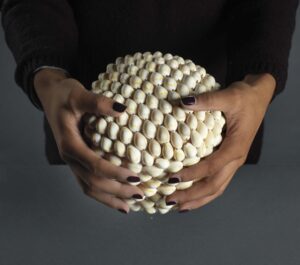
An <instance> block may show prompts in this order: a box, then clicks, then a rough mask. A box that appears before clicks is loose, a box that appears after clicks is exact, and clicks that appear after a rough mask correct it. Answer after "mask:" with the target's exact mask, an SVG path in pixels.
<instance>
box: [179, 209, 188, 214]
mask: <svg viewBox="0 0 300 265" xmlns="http://www.w3.org/2000/svg"><path fill="white" fill-rule="evenodd" d="M188 211H189V209H183V210H180V211H178V212H179V213H186V212H188Z"/></svg>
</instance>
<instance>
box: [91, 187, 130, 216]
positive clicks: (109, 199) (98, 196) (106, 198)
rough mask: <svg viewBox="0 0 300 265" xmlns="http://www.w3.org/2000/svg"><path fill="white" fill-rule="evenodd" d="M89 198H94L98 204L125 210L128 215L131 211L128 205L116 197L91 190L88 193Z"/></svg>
mask: <svg viewBox="0 0 300 265" xmlns="http://www.w3.org/2000/svg"><path fill="white" fill-rule="evenodd" d="M88 196H90V197H92V198H94V199H95V200H96V201H98V202H101V203H103V204H105V205H107V206H108V207H111V208H114V209H118V210H123V211H125V213H128V212H129V211H130V209H129V206H128V204H127V203H126V202H125V201H123V200H122V199H119V198H117V197H115V196H114V195H111V194H108V193H104V192H96V191H91V190H90V191H89V192H88Z"/></svg>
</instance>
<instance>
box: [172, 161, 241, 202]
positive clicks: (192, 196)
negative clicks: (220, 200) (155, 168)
mask: <svg viewBox="0 0 300 265" xmlns="http://www.w3.org/2000/svg"><path fill="white" fill-rule="evenodd" d="M237 167H238V166H237V162H235V161H233V162H231V163H229V164H228V165H227V166H226V167H224V168H223V169H222V170H220V171H219V172H218V173H217V174H215V175H214V176H212V177H207V178H205V179H202V180H201V181H197V182H195V183H193V185H192V186H191V187H190V188H188V189H185V190H178V191H176V192H174V193H173V194H172V195H170V196H168V197H167V198H166V202H170V201H175V202H177V204H182V203H185V202H189V201H193V200H197V199H200V198H203V197H207V196H211V195H214V194H215V193H216V192H217V191H218V190H219V189H220V187H221V186H222V185H223V184H224V183H225V182H226V181H227V180H228V178H229V177H230V176H232V175H233V174H234V172H235V171H236V170H237Z"/></svg>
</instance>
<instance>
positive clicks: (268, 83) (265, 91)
mask: <svg viewBox="0 0 300 265" xmlns="http://www.w3.org/2000/svg"><path fill="white" fill-rule="evenodd" d="M243 81H244V82H245V83H247V84H248V85H250V86H251V87H252V89H253V90H254V91H255V92H256V93H257V96H258V97H259V99H261V100H263V101H264V102H265V103H266V104H267V105H268V104H269V103H270V101H271V99H272V97H273V95H274V93H275V88H276V80H275V78H274V77H273V76H272V75H271V74H269V73H263V74H247V75H246V76H245V77H244V79H243Z"/></svg>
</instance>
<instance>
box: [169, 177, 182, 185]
mask: <svg viewBox="0 0 300 265" xmlns="http://www.w3.org/2000/svg"><path fill="white" fill-rule="evenodd" d="M179 181H180V179H179V178H169V180H168V183H170V184H173V183H178V182H179Z"/></svg>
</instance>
